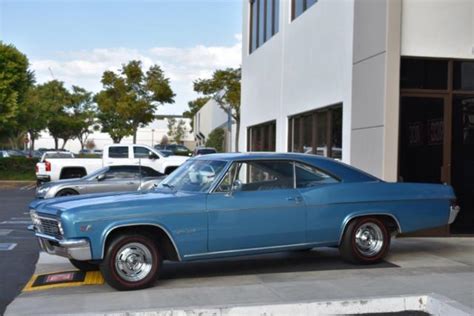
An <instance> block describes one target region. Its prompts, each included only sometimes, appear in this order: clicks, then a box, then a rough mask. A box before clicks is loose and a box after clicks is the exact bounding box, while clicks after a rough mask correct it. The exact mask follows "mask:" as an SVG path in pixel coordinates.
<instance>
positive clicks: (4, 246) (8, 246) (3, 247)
mask: <svg viewBox="0 0 474 316" xmlns="http://www.w3.org/2000/svg"><path fill="white" fill-rule="evenodd" d="M16 245H17V244H15V243H0V251H9V250H13V249H14V248H15V247H16Z"/></svg>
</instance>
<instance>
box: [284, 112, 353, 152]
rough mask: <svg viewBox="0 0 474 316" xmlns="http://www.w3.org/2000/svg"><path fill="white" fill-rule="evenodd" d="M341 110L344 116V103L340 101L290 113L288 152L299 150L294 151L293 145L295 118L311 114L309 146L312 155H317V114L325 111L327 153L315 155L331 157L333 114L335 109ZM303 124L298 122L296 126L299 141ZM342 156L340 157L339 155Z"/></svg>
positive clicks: (302, 134)
mask: <svg viewBox="0 0 474 316" xmlns="http://www.w3.org/2000/svg"><path fill="white" fill-rule="evenodd" d="M339 109H340V110H341V115H342V117H343V116H344V105H343V104H342V103H338V104H333V105H329V106H326V107H322V108H319V109H315V110H311V111H307V112H303V113H298V114H294V115H291V116H288V152H293V153H297V152H299V151H294V147H295V146H294V145H295V139H294V135H295V134H296V133H295V127H296V126H295V125H297V124H295V120H301V119H304V118H306V117H307V116H311V118H312V131H311V135H312V137H311V138H312V140H311V147H312V152H311V154H312V155H317V139H318V129H317V126H318V123H317V122H318V114H321V113H326V114H325V115H326V117H325V122H326V126H325V133H326V137H325V139H326V148H327V155H326V156H324V155H317V156H321V157H329V158H332V154H333V143H334V141H333V130H334V129H333V127H334V126H333V115H334V112H336V111H337V110H339ZM343 121H344V120H343V118H342V120H341V122H342V124H341V134H342V132H343V128H344V126H343ZM303 125H304V124H302V123H299V125H298V128H299V134H298V136H299V141H303V138H304V133H303V131H304V128H303ZM343 145H344V144H341V150H342V147H343ZM341 158H342V157H341Z"/></svg>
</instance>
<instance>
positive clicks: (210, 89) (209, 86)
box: [194, 68, 241, 151]
mask: <svg viewBox="0 0 474 316" xmlns="http://www.w3.org/2000/svg"><path fill="white" fill-rule="evenodd" d="M240 80H241V69H240V68H236V69H234V68H227V69H224V70H216V71H214V73H213V75H212V77H211V78H210V79H198V80H196V81H194V91H196V92H198V93H201V94H203V95H204V96H208V97H213V98H214V99H215V100H216V102H217V103H218V104H219V106H220V107H221V108H222V109H224V110H225V111H229V110H230V113H231V116H232V118H233V120H234V121H235V125H236V128H235V129H236V131H235V133H236V137H235V151H239V133H240Z"/></svg>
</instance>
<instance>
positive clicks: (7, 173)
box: [0, 157, 38, 180]
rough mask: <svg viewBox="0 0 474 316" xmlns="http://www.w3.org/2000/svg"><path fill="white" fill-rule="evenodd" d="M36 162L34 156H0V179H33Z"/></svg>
mask: <svg viewBox="0 0 474 316" xmlns="http://www.w3.org/2000/svg"><path fill="white" fill-rule="evenodd" d="M37 162H38V159H35V158H32V159H30V158H24V157H10V158H0V180H35V179H36V177H35V165H36V163H37Z"/></svg>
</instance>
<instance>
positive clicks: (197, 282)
mask: <svg viewBox="0 0 474 316" xmlns="http://www.w3.org/2000/svg"><path fill="white" fill-rule="evenodd" d="M71 269H72V266H71V265H69V263H68V262H67V261H66V260H64V259H62V258H58V257H52V256H49V255H46V254H41V256H40V259H39V261H38V265H37V267H36V273H37V274H41V273H45V272H57V271H67V270H71ZM432 293H434V295H435V296H436V295H441V296H443V297H446V298H448V299H449V300H450V301H451V300H452V301H455V302H457V303H460V304H462V305H464V307H465V308H467V309H468V312H469V313H471V312H473V313H474V239H472V238H403V239H397V240H394V241H393V245H392V251H391V255H390V257H388V258H387V262H386V263H382V264H379V265H376V266H369V267H368V266H353V265H350V264H346V263H344V262H342V261H341V260H340V258H339V255H338V251H337V249H331V248H322V249H316V250H313V251H311V252H293V253H281V254H272V255H263V256H258V257H245V258H238V259H226V260H213V261H207V262H195V263H169V262H167V263H165V268H164V271H163V273H162V277H161V280H160V281H159V282H158V283H157V284H156V286H155V287H153V288H151V289H147V290H141V291H134V292H118V291H115V290H113V289H112V288H110V287H109V286H107V285H94V286H81V287H70V288H62V289H50V290H45V291H35V292H24V293H22V294H21V295H20V296H19V297H17V298H16V299H15V301H14V302H13V303H12V304H10V305H9V306H8V308H7V311H6V314H7V315H31V314H65V313H82V314H84V313H112V312H136V311H160V310H168V311H169V310H187V311H193V310H194V311H197V310H195V309H200V310H202V309H206V308H207V309H209V308H211V309H212V308H217V307H219V308H221V309H222V308H224V309H225V308H230V307H232V306H249V305H275V304H288V303H297V302H315V301H326V302H327V301H334V300H340V301H341V300H342V302H346V301H345V300H359V301H361V302H362V301H363V300H364V299H367V298H373V297H398V296H417V295H418V296H421V295H425V296H426V295H431V294H432ZM341 304H342V303H341Z"/></svg>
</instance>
